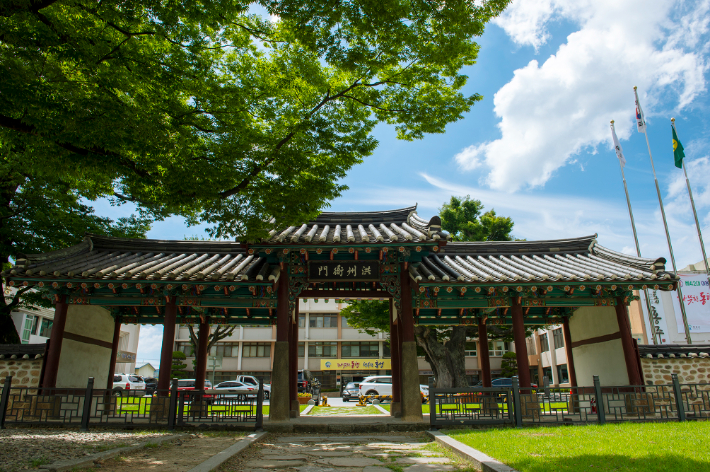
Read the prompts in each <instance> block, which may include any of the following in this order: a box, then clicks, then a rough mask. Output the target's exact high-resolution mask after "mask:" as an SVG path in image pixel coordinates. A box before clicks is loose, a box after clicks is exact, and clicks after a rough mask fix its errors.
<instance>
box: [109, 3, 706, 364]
mask: <svg viewBox="0 0 710 472" xmlns="http://www.w3.org/2000/svg"><path fill="white" fill-rule="evenodd" d="M708 39H710V0H698V1H670V0H624V1H623V2H621V1H619V0H524V1H522V0H514V1H513V3H512V4H511V6H510V7H509V9H508V10H507V11H506V13H505V14H504V15H503V16H502V17H501V18H499V19H497V20H496V21H495V22H494V23H492V24H490V25H489V26H488V27H487V29H486V32H485V33H484V35H483V36H482V37H481V38H480V40H479V43H480V45H481V53H480V56H479V60H478V62H477V64H475V65H474V66H472V67H469V68H467V69H466V70H465V73H466V74H467V75H468V76H469V81H468V84H467V86H466V89H465V92H466V93H480V94H482V95H483V96H484V99H483V101H481V102H479V103H478V104H476V105H475V106H474V108H473V109H472V110H471V111H470V112H469V113H467V114H466V115H465V116H464V119H462V120H460V121H458V122H456V123H452V124H450V125H449V126H448V127H447V129H446V133H445V134H438V135H429V136H426V137H425V138H424V139H423V140H420V141H415V142H404V141H398V140H397V139H396V137H395V132H394V129H393V128H392V127H389V126H386V125H382V126H379V127H378V128H377V129H376V131H375V135H376V137H377V139H378V140H379V142H380V145H379V147H378V148H377V150H376V151H375V153H374V154H373V155H372V156H371V157H369V158H368V159H366V161H365V162H364V163H363V164H361V165H359V166H357V167H355V168H353V169H352V170H351V171H350V173H349V174H348V176H347V177H346V178H345V179H344V183H345V184H346V185H348V186H349V187H350V189H349V190H348V191H346V192H345V193H344V194H343V196H342V197H340V198H338V199H336V200H334V201H333V202H332V203H331V207H330V208H329V209H328V210H329V211H355V210H357V211H367V210H383V209H391V208H400V207H404V206H409V205H413V204H415V203H417V204H418V205H419V214H420V215H421V216H424V217H429V216H431V215H434V214H436V213H437V212H438V208H440V207H441V205H442V204H443V203H444V202H445V201H447V200H448V199H449V198H450V196H451V195H458V196H464V195H470V196H471V197H472V198H476V199H479V200H481V201H482V202H483V204H484V205H485V207H486V209H491V208H493V209H495V210H496V212H497V213H498V214H500V215H505V216H511V217H512V218H513V220H514V221H515V227H514V231H513V233H514V235H515V236H516V237H518V238H526V239H529V240H533V239H556V238H565V237H575V236H584V235H589V234H593V233H598V235H599V241H600V243H601V244H602V245H604V246H606V247H609V248H611V249H614V250H617V251H622V252H626V253H629V254H633V253H635V249H634V243H633V236H632V232H631V227H630V223H629V217H628V211H627V207H626V200H625V197H624V190H623V185H622V182H621V175H620V171H619V164H618V160H617V158H616V155H615V153H614V151H613V147H612V141H611V131H610V128H609V121H610V120H612V119H613V120H615V122H616V123H615V124H616V131H617V134H618V136H619V139H620V141H621V145H622V147H623V150H624V154H625V157H626V160H627V165H626V168H625V171H626V179H627V182H628V187H629V195H630V198H631V203H632V206H633V210H634V217H635V219H636V224H637V229H638V232H639V240H640V244H641V251H642V253H643V255H644V256H646V257H660V256H663V257H667V258H668V247H667V244H666V240H665V235H664V231H663V224H662V221H661V216H660V210H659V205H658V199H657V196H656V190H655V186H654V182H653V175H652V173H651V165H650V162H649V156H648V149H647V147H646V141H645V138H644V135H643V134H641V133H638V132H637V131H636V126H635V121H634V94H633V87H634V86H638V90H639V97H640V100H641V105H642V107H643V110H644V112H645V114H646V119H647V123H648V129H649V131H648V137H649V141H650V147H651V151H652V153H653V157H654V162H655V165H656V173H657V176H658V181H659V185H660V188H661V192H662V195H663V199H664V203H665V204H666V213H667V215H668V217H669V227H670V233H671V237H672V240H673V247H674V251H675V256H676V261H677V264H678V268H682V267H685V266H686V265H688V264H690V263H694V262H698V261H700V260H701V258H702V256H701V253H700V247H699V244H698V239H697V233H696V231H695V225H694V221H693V217H692V213H691V210H690V205H689V201H688V194H687V190H686V188H685V180H684V178H683V172H682V171H681V170H679V169H676V168H675V167H674V165H673V152H672V145H671V130H670V118H671V117H675V118H676V123H677V129H678V134H679V138H680V140H681V142H682V143H683V145H684V147H685V150H686V165H687V166H688V174H689V177H690V180H691V185H692V187H693V194H694V197H695V202H696V207H697V210H698V212H699V218H700V220H701V226H702V229H703V231H704V235H705V238H706V241H707V242H708V243H710V152H709V151H708V144H710V134H709V133H708V131H709V125H708V120H707V119H706V118H707V115H708V111H709V108H710V100H709V99H708V91H707V83H708V79H709V78H710V74H709V72H708V67H709V54H708V53H709V51H708V48H709V46H708V45H709V44H710V41H708ZM122 211H128V208H126V207H121V208H118V209H117V208H110V207H108V206H107V205H106V204H104V203H97V213H100V214H108V215H110V216H114V217H115V216H120V215H118V214H117V213H119V212H122ZM128 212H130V211H128ZM185 235H205V233H204V227H201V226H200V227H192V228H188V227H186V225H185V224H184V221H183V220H182V219H181V218H171V219H169V220H166V221H164V222H160V223H156V224H155V225H154V227H153V229H152V230H151V231H150V233H149V235H148V236H149V237H151V238H160V239H182V238H183V237H184V236H185ZM667 267H668V268H670V260H669V262H668V264H667ZM161 335H162V329H161V328H160V327H157V326H156V327H149V326H148V327H144V328H143V329H142V330H141V339H140V340H141V343H140V346H139V352H138V357H139V359H145V360H153V361H155V360H157V358H158V357H159V348H160V337H161ZM154 365H155V364H154Z"/></svg>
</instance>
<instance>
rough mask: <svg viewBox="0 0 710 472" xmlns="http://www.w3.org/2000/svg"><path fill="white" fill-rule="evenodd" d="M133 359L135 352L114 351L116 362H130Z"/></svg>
mask: <svg viewBox="0 0 710 472" xmlns="http://www.w3.org/2000/svg"><path fill="white" fill-rule="evenodd" d="M135 361H136V353H135V352H126V351H118V352H117V353H116V364H132V363H133V362H135Z"/></svg>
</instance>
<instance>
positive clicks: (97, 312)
mask: <svg viewBox="0 0 710 472" xmlns="http://www.w3.org/2000/svg"><path fill="white" fill-rule="evenodd" d="M113 328H114V321H113V318H112V317H111V315H109V312H108V310H106V309H105V308H101V307H98V306H79V305H69V309H68V310H67V322H66V325H65V328H64V331H65V333H73V334H78V335H81V336H86V337H89V338H93V339H98V340H100V341H105V342H108V343H111V341H112V340H113ZM110 362H111V349H110V348H107V347H102V346H97V345H95V344H86V343H83V342H78V341H73V340H71V339H66V338H65V339H64V340H63V341H62V352H61V355H60V357H59V368H58V371H57V387H58V388H64V387H72V388H73V387H86V382H87V380H88V378H89V377H94V388H106V380H107V379H106V376H107V374H108V368H109V363H110ZM128 373H132V371H131V372H128Z"/></svg>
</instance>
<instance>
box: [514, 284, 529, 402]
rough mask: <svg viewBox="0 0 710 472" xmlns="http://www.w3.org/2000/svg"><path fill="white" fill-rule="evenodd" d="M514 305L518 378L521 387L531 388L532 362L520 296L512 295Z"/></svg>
mask: <svg viewBox="0 0 710 472" xmlns="http://www.w3.org/2000/svg"><path fill="white" fill-rule="evenodd" d="M512 300H513V306H511V307H510V311H511V314H512V316H513V340H514V341H515V357H516V359H517V361H518V380H519V381H520V387H521V388H530V362H528V349H527V345H526V344H525V321H524V318H523V307H522V306H521V305H520V297H515V296H514V297H512Z"/></svg>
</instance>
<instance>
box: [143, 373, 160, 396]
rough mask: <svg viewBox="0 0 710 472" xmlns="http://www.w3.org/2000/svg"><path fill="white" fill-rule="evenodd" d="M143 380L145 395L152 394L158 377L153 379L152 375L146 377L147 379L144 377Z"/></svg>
mask: <svg viewBox="0 0 710 472" xmlns="http://www.w3.org/2000/svg"><path fill="white" fill-rule="evenodd" d="M143 381H144V382H145V394H146V395H153V394H154V393H155V391H156V390H158V379H154V378H153V377H148V378H147V379H146V378H144V379H143Z"/></svg>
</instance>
